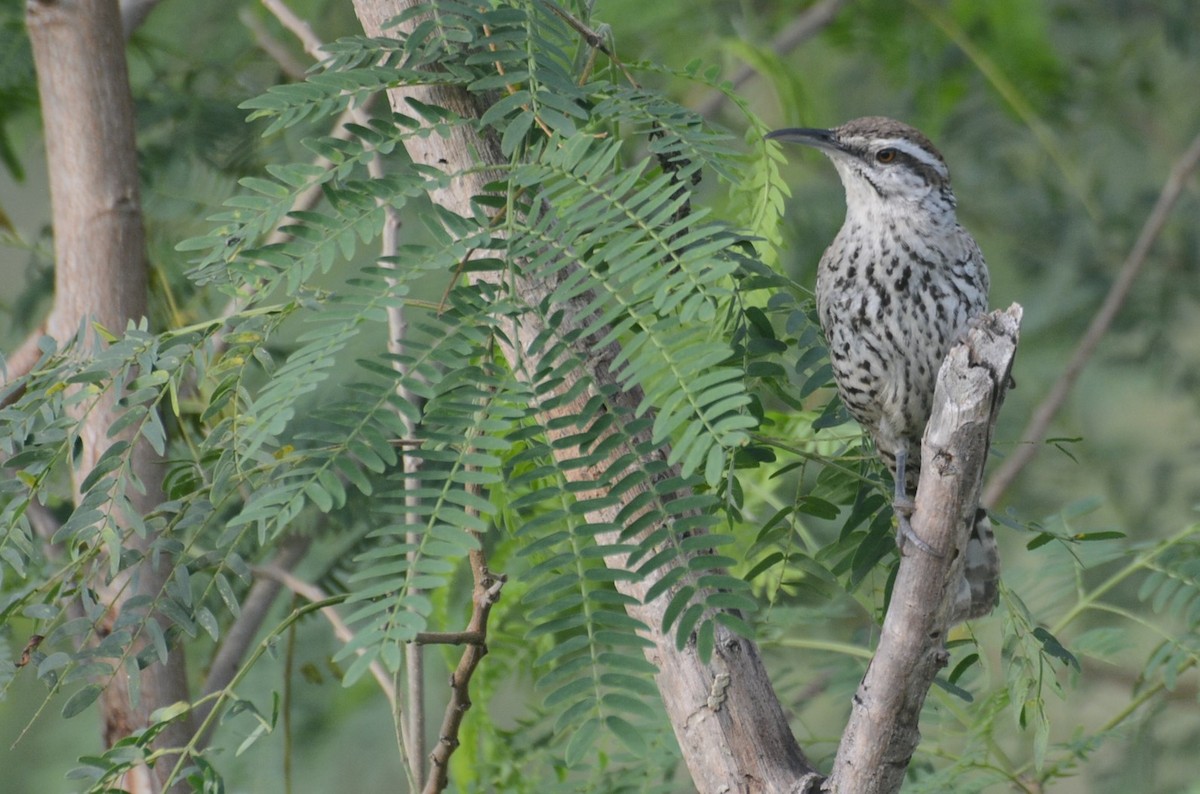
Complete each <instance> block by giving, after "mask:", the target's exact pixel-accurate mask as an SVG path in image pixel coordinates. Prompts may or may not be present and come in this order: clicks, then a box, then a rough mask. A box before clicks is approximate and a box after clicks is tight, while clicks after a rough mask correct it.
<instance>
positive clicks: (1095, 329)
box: [981, 135, 1200, 508]
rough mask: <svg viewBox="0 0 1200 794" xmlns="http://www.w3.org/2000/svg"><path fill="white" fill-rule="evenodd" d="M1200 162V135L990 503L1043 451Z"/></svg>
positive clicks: (986, 498)
mask: <svg viewBox="0 0 1200 794" xmlns="http://www.w3.org/2000/svg"><path fill="white" fill-rule="evenodd" d="M1198 165H1200V135H1197V136H1196V137H1195V138H1194V139H1193V140H1192V143H1191V145H1190V146H1188V148H1187V151H1185V152H1184V153H1183V155H1182V156H1180V158H1179V159H1178V160H1176V161H1175V164H1174V165H1172V166H1171V171H1170V173H1168V174H1167V180H1166V182H1164V183H1163V187H1162V191H1161V192H1160V193H1159V195H1158V200H1157V201H1156V202H1154V208H1153V209H1152V210H1150V215H1149V216H1148V217H1147V218H1146V222H1145V223H1144V224H1143V225H1142V231H1141V233H1139V234H1138V238H1137V241H1136V242H1135V243H1134V244H1133V248H1131V249H1130V251H1129V255H1128V256H1126V257H1125V263H1124V264H1123V265H1121V270H1120V272H1119V273H1118V274H1117V279H1116V281H1114V282H1113V285H1112V287H1110V288H1109V290H1108V295H1107V296H1105V298H1104V303H1103V304H1102V305H1101V306H1100V310H1099V311H1098V312H1096V316H1095V317H1093V318H1092V322H1091V324H1090V325H1088V329H1087V332H1086V333H1084V335H1083V338H1082V339H1080V340H1079V344H1078V345H1076V346H1075V352H1074V353H1072V354H1071V360H1070V361H1069V362H1068V363H1067V366H1066V368H1064V369H1063V372H1062V375H1060V376H1059V378H1058V380H1057V381H1056V382H1055V384H1054V386H1053V388H1051V389H1050V393H1049V394H1047V395H1046V397H1045V399H1043V400H1042V402H1041V404H1040V405H1038V407H1037V410H1035V411H1034V412H1033V415H1032V417H1031V418H1030V420H1029V424H1027V425H1026V426H1025V431H1024V432H1023V433H1021V440H1020V442H1019V443H1018V444H1017V448H1016V449H1015V450H1013V453H1012V454H1011V455H1009V456H1008V457H1007V458H1006V459H1005V461H1004V463H1003V464H1002V465H1001V466H1000V469H999V470H998V471H997V472H996V473H995V474H994V475H993V476H992V478H991V480H990V481H989V482H988V486H987V488H986V489H985V490H984V492H983V500H982V502H981V503H982V504H983V506H984V507H989V508H990V507H993V506H994V505H995V504H996V503H997V502H999V501H1000V497H1002V496H1003V495H1004V492H1005V491H1007V490H1008V488H1009V486H1010V485H1012V483H1013V481H1014V480H1015V479H1016V478H1017V475H1018V474H1020V473H1021V470H1022V469H1024V468H1025V466H1027V465H1028V464H1029V461H1031V460H1033V458H1034V456H1035V455H1037V453H1038V451H1039V450H1040V449H1041V447H1042V441H1043V440H1044V438H1045V436H1046V429H1047V428H1049V427H1050V422H1051V421H1052V420H1053V419H1054V417H1055V415H1056V414H1058V411H1059V409H1060V408H1062V405H1063V403H1064V402H1066V399H1067V395H1068V394H1070V392H1071V389H1073V388H1074V387H1075V382H1076V381H1078V380H1079V375H1080V373H1082V372H1083V368H1084V367H1085V366H1086V365H1087V363H1088V361H1089V360H1090V359H1091V357H1092V354H1093V353H1094V352H1096V346H1097V345H1099V344H1100V339H1101V338H1102V337H1103V336H1104V335H1105V334H1106V333H1108V329H1109V328H1110V327H1111V326H1112V324H1113V320H1115V319H1116V317H1117V313H1118V312H1119V311H1121V307H1122V306H1124V305H1125V299H1126V298H1128V297H1129V291H1130V290H1131V289H1132V288H1133V283H1134V281H1136V280H1137V277H1138V275H1139V274H1140V273H1141V272H1142V267H1143V266H1144V265H1145V264H1146V260H1147V259H1148V258H1149V256H1150V249H1151V248H1153V247H1154V243H1155V241H1157V240H1158V237H1159V235H1160V234H1162V230H1163V227H1164V226H1165V225H1166V223H1167V218H1169V217H1170V215H1171V210H1173V209H1174V208H1175V204H1176V203H1177V202H1178V201H1179V197H1180V196H1181V195H1182V194H1183V189H1184V188H1185V187H1187V181H1188V179H1189V178H1190V177H1191V176H1192V173H1193V172H1194V171H1195V170H1196V167H1197V166H1198Z"/></svg>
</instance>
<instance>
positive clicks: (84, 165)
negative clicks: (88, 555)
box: [27, 0, 191, 792]
mask: <svg viewBox="0 0 1200 794" xmlns="http://www.w3.org/2000/svg"><path fill="white" fill-rule="evenodd" d="M27 25H28V29H29V38H30V42H31V44H32V48H33V56H34V61H35V64H36V67H37V76H38V90H39V93H40V95H41V108H42V118H43V123H44V125H45V139H46V152H47V163H48V168H49V177H50V195H51V202H52V205H53V226H54V243H55V299H54V308H53V309H52V311H51V313H50V316H49V318H48V320H47V323H46V332H47V333H48V334H49V335H50V336H51V337H53V338H54V339H55V340H57V341H58V342H59V343H60V344H62V343H64V342H65V341H66V340H69V339H71V337H72V336H73V335H74V334H75V332H76V331H77V330H78V329H79V328H80V327H81V326H87V327H90V326H91V324H92V323H98V324H100V325H101V326H103V327H104V328H106V329H108V330H109V331H111V332H113V333H116V334H119V333H121V332H122V331H124V329H125V327H126V324H127V323H128V322H129V321H130V320H134V321H138V320H141V319H142V318H143V317H144V316H145V314H146V263H145V236H144V231H143V227H142V214H141V206H140V199H139V192H138V170H137V155H136V149H135V143H134V122H133V99H132V97H131V95H130V91H129V76H128V72H127V69H126V64H125V51H124V36H123V33H122V28H121V18H120V14H119V12H118V7H117V3H116V0H60V1H59V2H45V1H44V0H32V1H31V2H30V3H28V6H27ZM101 344H103V342H102V340H100V339H99V338H98V335H95V334H91V333H89V334H88V336H87V337H86V338H85V339H84V340H81V344H80V345H79V346H78V347H77V348H76V353H77V354H78V355H87V352H88V348H90V347H92V346H97V345H101ZM119 388H120V384H117V385H116V387H115V388H114V389H113V390H110V392H109V393H108V394H106V395H105V396H103V397H101V398H99V400H98V401H97V403H96V404H95V405H94V406H93V407H92V408H91V410H90V411H88V412H87V414H86V416H82V415H81V418H82V419H83V421H84V425H83V427H82V434H81V437H82V442H83V449H82V454H81V457H80V459H79V465H78V468H77V469H75V471H74V472H73V475H74V478H75V480H74V481H75V483H76V489H78V484H79V483H81V482H82V481H83V479H84V478H85V477H86V476H87V474H88V472H90V471H91V470H92V468H93V467H94V466H95V463H96V461H97V460H98V459H99V457H100V456H101V455H102V454H103V453H104V451H105V450H106V449H107V448H108V446H109V444H111V443H112V441H113V440H115V439H110V438H109V436H108V430H109V427H110V426H111V425H112V422H113V419H114V417H115V414H114V407H115V394H113V391H116V390H119ZM130 455H131V456H132V457H131V467H132V470H133V471H134V472H135V473H136V475H137V476H138V477H139V478H140V480H141V482H142V483H144V484H145V486H146V490H145V493H144V494H143V493H139V492H138V491H137V490H136V489H133V488H130V489H129V495H130V498H131V501H132V502H133V505H134V509H135V510H137V511H138V512H140V513H142V514H146V513H148V512H150V511H151V510H152V509H153V508H155V507H157V506H158V504H159V503H160V502H161V501H162V491H161V487H162V485H161V484H162V470H161V468H162V466H161V461H160V460H158V458H157V456H156V455H155V454H154V452H153V450H152V449H151V448H150V447H149V445H148V444H146V443H145V442H144V441H137V442H135V443H134V446H133V448H132V450H131V452H130ZM77 496H78V494H77ZM152 543H153V537H148V538H145V539H140V540H139V539H137V538H134V539H133V540H132V542H131V545H132V546H134V547H135V548H137V549H138V550H139V551H145V550H146V549H148V548H149V546H150V545H151V544H152ZM151 559H153V558H151V557H148V558H147V559H146V561H145V562H143V563H141V564H139V565H137V566H136V567H135V568H134V569H132V570H128V571H126V572H124V573H123V574H122V577H121V579H120V581H117V582H112V583H105V582H103V581H99V580H97V581H95V582H93V583H92V584H93V586H94V588H95V589H96V591H97V592H98V593H99V594H100V595H101V597H102V598H103V599H104V602H105V603H107V604H108V606H109V611H108V614H107V616H106V618H105V619H104V620H103V621H102V623H103V624H105V625H101V626H98V627H97V628H98V630H99V631H100V632H102V633H103V632H104V631H106V627H107V626H111V621H113V620H115V619H116V617H117V616H118V615H119V614H120V612H121V609H122V606H123V604H124V603H125V602H126V601H127V600H128V599H129V598H131V597H133V596H135V595H150V596H158V595H160V594H161V591H162V586H163V584H164V582H165V581H166V579H167V577H168V576H169V574H170V570H171V561H170V560H169V559H167V558H166V557H164V556H159V557H158V558H157V566H155V565H153V564H151V562H150V560H151ZM126 585H129V586H126ZM133 650H134V651H135V652H136V650H137V649H136V648H135V649H133ZM113 661H114V662H117V661H118V660H113ZM125 671H126V668H125V667H124V666H121V668H120V669H119V670H118V672H117V674H116V675H115V676H114V677H113V679H112V681H111V683H109V685H108V687H107V688H106V690H105V693H104V695H103V696H102V698H101V711H102V717H103V720H104V739H105V743H106V744H107V745H109V746H111V745H112V744H113V743H114V742H116V741H117V740H119V739H121V738H123V737H125V736H128V735H129V734H130V732H132V731H134V730H138V729H140V728H143V727H145V726H146V725H147V724H148V722H149V715H150V713H151V712H152V711H154V710H155V709H157V708H160V707H162V706H166V705H169V704H172V703H175V702H177V701H181V700H182V701H185V702H186V701H188V700H189V695H188V690H187V681H186V676H185V669H184V659H183V654H182V653H180V652H178V651H175V652H172V653H171V655H170V659H169V661H168V662H167V663H166V664H165V665H164V664H154V665H151V666H150V667H148V668H146V669H145V670H142V671H141V672H140V679H141V680H140V682H139V690H140V702H139V703H138V705H137V706H134V705H133V704H132V702H131V697H130V686H129V679H128V677H127V676H126V675H125ZM190 734H191V731H190V726H189V725H188V721H187V720H186V719H181V720H179V721H178V722H177V723H175V724H174V725H172V726H171V727H170V728H169V729H168V730H166V731H164V732H163V733H162V734H161V735H160V736H159V738H158V739H157V741H156V743H155V747H157V748H165V747H172V746H182V745H183V744H184V743H185V742H186V740H187V738H188V737H189V736H190ZM173 761H174V759H168V760H167V762H166V763H159V764H158V766H157V768H156V769H155V770H154V772H153V773H151V772H149V771H148V770H145V769H139V770H136V771H135V772H133V773H131V774H130V775H129V776H128V777H127V780H126V781H125V785H126V786H127V787H128V789H129V790H130V791H131V792H143V791H145V792H150V791H153V792H157V791H161V790H162V779H163V778H165V776H166V775H167V774H168V773H169V770H170V768H171V766H172V764H173Z"/></svg>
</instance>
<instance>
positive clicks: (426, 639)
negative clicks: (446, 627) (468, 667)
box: [413, 631, 487, 645]
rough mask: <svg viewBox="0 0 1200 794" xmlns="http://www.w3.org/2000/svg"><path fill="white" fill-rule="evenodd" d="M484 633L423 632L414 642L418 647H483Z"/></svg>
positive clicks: (485, 638)
mask: <svg viewBox="0 0 1200 794" xmlns="http://www.w3.org/2000/svg"><path fill="white" fill-rule="evenodd" d="M486 640H487V637H486V636H485V635H484V633H483V632H482V631H423V632H421V633H420V634H418V635H417V638H416V639H415V640H413V642H415V643H416V644H417V645H483V644H484V642H485V641H486Z"/></svg>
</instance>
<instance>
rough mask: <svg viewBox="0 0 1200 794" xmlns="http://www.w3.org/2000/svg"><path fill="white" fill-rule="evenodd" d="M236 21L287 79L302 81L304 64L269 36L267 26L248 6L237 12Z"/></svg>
mask: <svg viewBox="0 0 1200 794" xmlns="http://www.w3.org/2000/svg"><path fill="white" fill-rule="evenodd" d="M238 19H240V20H241V22H242V24H243V25H244V26H245V27H246V29H247V30H249V31H250V35H251V36H253V37H254V43H255V44H257V45H258V48H259V49H260V50H262V51H263V52H265V53H266V54H267V55H269V56H271V59H272V60H274V61H275V63H277V64H279V68H280V69H281V70H282V71H283V73H284V74H285V75H287V76H288V78H289V79H291V80H294V81H300V80H303V79H304V73H305V71H306V68H305V66H304V64H302V63H300V60H299V59H298V58H296V56H294V55H292V53H291V52H289V51H288V48H287V47H286V46H284V44H283V42H281V41H279V39H277V38H275V37H274V36H272V35H271V31H269V30H267V26H266V25H264V24H263V22H262V20H261V19H259V18H258V17H257V16H255V14H254V12H253V11H251V10H250V8H249V7H248V6H243V7H242V10H241V11H239V12H238Z"/></svg>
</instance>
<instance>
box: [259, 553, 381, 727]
mask: <svg viewBox="0 0 1200 794" xmlns="http://www.w3.org/2000/svg"><path fill="white" fill-rule="evenodd" d="M253 570H254V575H255V576H261V577H264V578H267V579H272V580H274V581H276V582H279V583H280V584H281V585H283V586H284V587H286V588H287V589H288V590H290V591H291V592H293V593H295V594H296V595H299V596H302V597H303V598H305V599H306V600H308V601H312V602H314V603H316V602H318V601H323V600H325V599H326V598H328V595H327V594H326V593H325V591H324V590H322V589H321V588H319V587H317V586H316V585H315V584H310V583H308V582H306V581H304V580H303V579H300V578H299V577H297V576H294V575H292V573H291V572H290V571H285V570H283V569H282V568H279V567H276V566H274V565H257V566H255V567H254V568H253ZM321 615H322V616H323V617H324V618H325V619H326V620H328V621H329V625H330V626H332V627H333V634H334V636H335V637H337V638H338V639H339V640H341V641H342V642H343V643H349V642H350V641H351V640H353V639H354V632H353V631H351V629H350V627H349V626H347V625H346V621H344V620H342V616H341V615H339V614H338V612H337V610H336V609H334V608H333V607H323V608H322V609H321ZM357 653H358V655H359V656H362V655H363V654H364V653H366V651H364V650H363V649H362V648H359V649H358V651H357ZM371 675H372V676H374V678H375V681H376V683H378V684H379V688H380V689H382V690H383V694H384V695H385V696H386V697H387V699H388V703H390V704H392V707H393V708H395V704H396V687H395V686H394V685H393V684H392V678H391V676H389V675H388V672H387V670H385V669H384V667H383V665H382V664H380V663H379V662H371Z"/></svg>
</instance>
